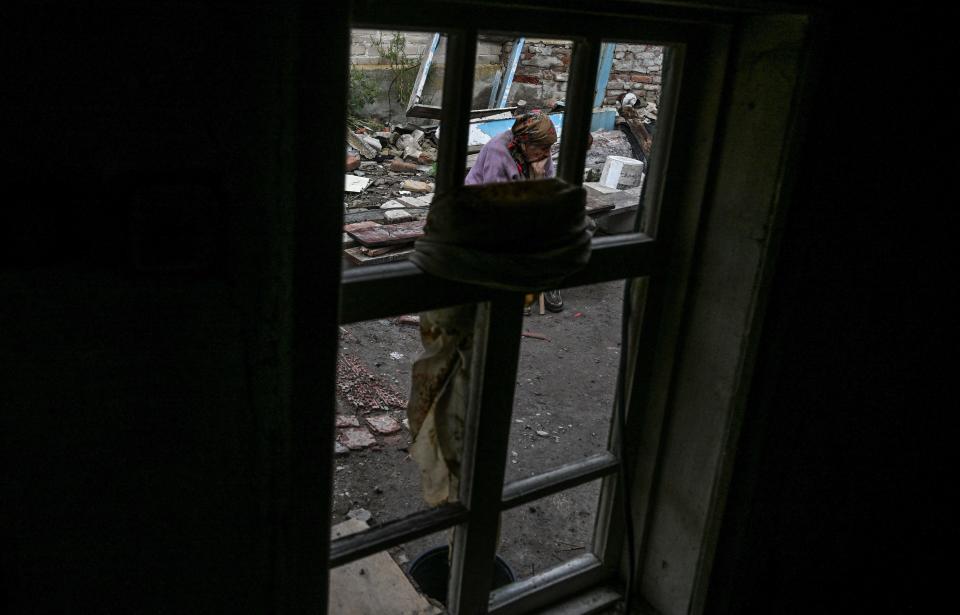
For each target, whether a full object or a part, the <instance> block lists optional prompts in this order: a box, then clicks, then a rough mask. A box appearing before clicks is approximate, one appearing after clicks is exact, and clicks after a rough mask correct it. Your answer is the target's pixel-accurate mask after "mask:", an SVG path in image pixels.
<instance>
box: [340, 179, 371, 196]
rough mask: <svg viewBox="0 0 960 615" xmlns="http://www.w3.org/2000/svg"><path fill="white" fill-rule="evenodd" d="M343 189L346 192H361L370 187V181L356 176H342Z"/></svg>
mask: <svg viewBox="0 0 960 615" xmlns="http://www.w3.org/2000/svg"><path fill="white" fill-rule="evenodd" d="M343 178H344V183H343V189H344V190H345V191H346V192H363V190H364V189H365V188H366V187H367V186H369V185H370V180H369V179H367V178H366V177H359V176H357V175H344V176H343Z"/></svg>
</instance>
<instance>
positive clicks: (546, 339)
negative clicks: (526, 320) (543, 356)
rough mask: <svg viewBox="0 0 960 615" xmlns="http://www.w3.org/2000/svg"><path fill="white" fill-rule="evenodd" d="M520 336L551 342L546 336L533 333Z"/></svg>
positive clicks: (526, 332) (528, 332)
mask: <svg viewBox="0 0 960 615" xmlns="http://www.w3.org/2000/svg"><path fill="white" fill-rule="evenodd" d="M520 335H522V336H523V337H532V338H533V339H535V340H543V341H545V342H549V341H550V338H549V337H547V336H546V335H544V334H543V333H535V332H533V331H524V332H523V333H521V334H520Z"/></svg>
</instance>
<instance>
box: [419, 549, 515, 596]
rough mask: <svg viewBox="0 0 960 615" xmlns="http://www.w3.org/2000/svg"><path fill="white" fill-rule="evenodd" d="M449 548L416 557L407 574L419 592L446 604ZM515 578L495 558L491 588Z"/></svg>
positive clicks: (428, 551) (500, 561)
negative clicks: (418, 588) (414, 582)
mask: <svg viewBox="0 0 960 615" xmlns="http://www.w3.org/2000/svg"><path fill="white" fill-rule="evenodd" d="M448 549H449V547H447V546H446V545H444V546H442V547H433V548H432V549H428V550H426V551H424V552H423V553H421V554H420V555H418V556H417V558H416V559H414V560H413V562H411V564H410V568H409V570H408V574H409V575H410V578H412V579H413V580H414V581H416V583H417V585H418V586H419V587H420V591H422V592H423V593H425V594H426V595H428V596H430V597H431V598H433V599H434V600H437V601H438V602H441V603H442V604H443V605H444V606H446V604H447V582H448V580H449V576H450V563H449V562H448V561H447V551H448ZM515 580H516V576H514V574H513V569H512V568H510V566H509V565H508V564H507V562H505V561H504V560H503V558H501V557H500V556H499V555H498V556H496V560H495V561H494V563H493V588H492V589H496V588H498V587H503V586H504V585H507V584H508V583H513V582H514V581H515Z"/></svg>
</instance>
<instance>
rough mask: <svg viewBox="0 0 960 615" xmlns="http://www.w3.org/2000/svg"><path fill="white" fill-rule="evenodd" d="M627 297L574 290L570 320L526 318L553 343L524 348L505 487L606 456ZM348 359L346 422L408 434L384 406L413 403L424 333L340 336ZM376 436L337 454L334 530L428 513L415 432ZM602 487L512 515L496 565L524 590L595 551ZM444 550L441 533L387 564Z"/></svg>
mask: <svg viewBox="0 0 960 615" xmlns="http://www.w3.org/2000/svg"><path fill="white" fill-rule="evenodd" d="M622 292H623V282H612V283H606V284H600V285H595V286H588V287H580V288H571V289H567V290H564V291H563V299H564V304H565V307H564V310H563V311H562V312H560V313H556V314H554V313H550V312H546V314H545V315H542V316H541V315H539V314H537V310H536V309H535V310H534V313H533V315H531V316H527V317H525V318H524V329H525V331H528V332H533V333H538V334H541V335H543V336H545V337H546V338H548V340H549V341H547V340H542V339H537V338H531V337H523V338H522V342H521V355H520V365H519V372H518V375H517V384H516V393H515V401H514V409H513V417H512V420H513V424H512V429H511V435H510V444H509V460H508V463H507V465H506V480H507V482H509V481H511V480H516V479H519V478H523V477H526V476H531V475H534V474H539V473H542V472H544V471H547V470H549V469H551V468H555V467H557V466H559V465H562V464H564V463H566V462H569V461H573V460H576V459H581V458H584V457H588V456H590V455H593V454H596V453H599V452H601V451H603V450H604V449H605V447H606V442H607V436H608V432H609V426H610V420H611V416H612V403H613V395H614V387H615V385H616V374H617V366H618V362H619V360H620V326H621V325H620V323H621V305H622ZM340 347H341V350H340V353H341V360H342V364H343V365H345V367H344V369H343V380H344V382H345V383H346V384H345V385H343V386H342V388H341V395H340V399H339V400H338V413H339V414H341V415H344V416H355V417H357V418H358V423H359V424H360V425H361V426H364V425H365V424H366V422H365V419H366V418H367V417H380V416H388V417H392V418H394V419H395V420H396V421H397V422H398V423H400V422H402V421H403V419H404V418H405V412H404V410H403V409H402V408H400V407H396V406H394V405H391V403H388V402H385V401H384V400H390V401H395V400H396V398H397V397H402V399H403V400H405V399H406V398H407V396H408V394H409V388H410V368H411V364H412V362H413V360H414V358H415V357H416V356H417V353H418V352H419V351H420V349H421V345H420V337H419V329H418V328H417V327H416V326H413V325H409V324H403V323H401V322H400V321H399V320H398V319H396V318H393V319H383V320H376V321H370V322H363V323H357V324H354V325H349V326H344V327H342V329H341V344H340ZM361 381H362V383H363V386H360V382H361ZM354 385H356V386H354ZM367 385H369V386H367ZM351 399H352V401H351ZM357 402H359V403H362V404H363V406H362V407H358V406H357V405H356V403H357ZM378 405H380V406H382V407H381V408H377V407H375V406H378ZM345 429H350V428H349V427H346V428H344V429H341V430H340V431H341V432H343V431H344V430H345ZM369 431H371V432H372V435H373V436H374V439H375V443H373V444H372V445H370V446H367V447H363V448H357V449H355V450H350V451H349V452H343V449H341V453H339V454H338V455H337V457H336V472H335V481H334V506H333V519H332V521H333V523H338V522H340V521H342V520H344V519H346V518H347V517H348V513H351V511H355V512H353V513H352V514H354V515H357V514H359V515H360V516H361V518H365V516H366V514H365V513H364V512H362V511H368V512H369V515H370V518H369V520H368V522H369V523H370V524H371V525H376V524H378V523H383V522H386V521H389V520H393V519H397V518H400V517H403V516H405V515H408V514H410V513H412V512H415V511H417V510H422V509H424V508H426V504H425V503H424V502H423V499H422V497H421V492H420V480H419V470H418V467H417V465H416V463H415V462H414V461H413V460H412V459H411V457H410V456H409V454H408V447H409V445H410V442H411V437H410V433H409V431H408V430H407V429H406V428H405V427H401V428H400V429H399V431H396V432H395V433H392V434H379V433H375V431H374V430H372V429H371V430H369ZM599 487H600V485H599V481H594V482H593V483H589V484H587V485H583V486H581V487H578V488H576V489H573V490H570V491H566V492H562V493H560V494H557V495H554V496H552V497H549V498H546V499H544V500H542V501H535V502H532V503H529V504H526V505H524V506H521V507H519V508H517V509H514V510H510V511H507V512H506V513H504V515H503V519H502V524H501V541H500V550H499V554H500V556H501V557H502V558H503V559H504V560H505V561H506V562H507V563H508V564H509V565H510V566H511V568H512V569H513V570H514V572H515V574H516V576H517V578H518V579H519V578H525V577H528V576H530V575H532V574H535V573H537V572H539V571H542V570H543V569H544V568H547V567H551V566H554V565H556V564H559V563H561V562H563V561H566V560H569V559H571V558H573V557H576V556H578V555H581V554H583V553H584V552H586V550H588V549H590V548H591V540H592V532H593V527H594V521H595V516H596V508H597V497H598V494H599ZM358 510H359V511H361V512H356V511H358ZM445 543H446V535H445V534H443V533H441V534H437V535H434V536H428V537H426V538H423V539H420V540H417V541H414V542H412V543H408V544H405V545H402V546H400V547H397V548H395V549H393V550H392V551H391V554H392V555H393V556H394V558H395V559H396V560H397V562H398V563H399V564H400V565H401V566H404V567H405V568H406V566H407V565H409V564H408V563H409V562H410V561H411V560H413V559H414V558H415V557H416V556H417V555H418V554H419V553H421V552H422V551H424V550H426V549H428V548H430V547H432V546H436V545H442V544H445Z"/></svg>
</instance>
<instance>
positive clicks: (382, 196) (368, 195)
mask: <svg viewBox="0 0 960 615" xmlns="http://www.w3.org/2000/svg"><path fill="white" fill-rule="evenodd" d="M359 130H360V131H359V132H351V131H349V130H348V131H347V151H346V169H347V175H346V177H345V180H344V188H345V194H346V196H345V201H344V207H345V215H344V220H345V226H344V237H343V242H344V244H343V247H344V256H345V257H346V258H347V259H348V260H349V261H350V262H351V263H353V264H357V265H365V264H374V263H383V262H390V261H393V260H399V259H402V258H405V257H406V256H407V255H408V254H409V253H410V251H411V250H412V246H413V242H414V241H415V240H416V239H417V237H419V236H420V235H422V228H423V221H424V220H425V219H426V216H427V212H428V210H429V208H430V201H431V200H432V198H433V190H434V185H435V184H434V182H433V176H434V174H435V172H436V165H435V163H436V159H437V142H436V126H433V127H430V126H426V127H422V126H417V125H414V124H403V125H397V126H393V127H392V129H391V130H389V131H379V132H377V131H370V130H366V129H365V128H362V127H361V128H360V129H359ZM418 222H419V223H420V224H419V226H417V224H416V223H418ZM411 223H413V224H412V225H411ZM400 225H407V226H404V227H401V226H400ZM378 228H379V230H377V229H378Z"/></svg>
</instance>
